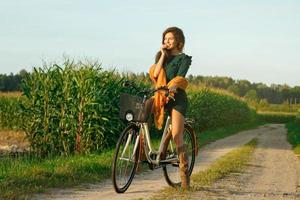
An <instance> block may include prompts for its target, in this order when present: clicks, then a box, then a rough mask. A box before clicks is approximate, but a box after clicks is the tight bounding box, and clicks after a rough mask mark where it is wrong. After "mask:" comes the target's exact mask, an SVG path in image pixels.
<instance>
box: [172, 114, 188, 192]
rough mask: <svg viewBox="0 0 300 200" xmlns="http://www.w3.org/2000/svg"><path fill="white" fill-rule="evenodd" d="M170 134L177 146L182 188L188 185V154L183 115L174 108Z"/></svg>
mask: <svg viewBox="0 0 300 200" xmlns="http://www.w3.org/2000/svg"><path fill="white" fill-rule="evenodd" d="M171 116H172V136H173V139H174V141H175V143H176V146H177V152H178V157H179V170H180V178H181V187H182V188H184V189H187V188H189V186H190V177H189V175H188V155H187V153H186V146H185V144H184V142H183V131H184V117H183V115H182V114H181V113H180V112H178V111H177V110H175V109H172V113H171Z"/></svg>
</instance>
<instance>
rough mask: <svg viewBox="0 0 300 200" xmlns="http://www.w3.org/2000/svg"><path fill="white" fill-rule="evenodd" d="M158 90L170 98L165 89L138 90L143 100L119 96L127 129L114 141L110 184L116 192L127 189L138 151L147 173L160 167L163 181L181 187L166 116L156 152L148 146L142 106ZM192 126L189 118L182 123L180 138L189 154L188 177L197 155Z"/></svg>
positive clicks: (148, 134) (173, 145) (169, 125)
mask: <svg viewBox="0 0 300 200" xmlns="http://www.w3.org/2000/svg"><path fill="white" fill-rule="evenodd" d="M127 86H128V85H127ZM160 90H164V91H166V96H168V97H169V98H172V96H171V95H170V94H169V92H168V88H166V87H160V88H158V89H155V90H149V91H140V92H139V94H140V93H142V94H144V96H143V98H141V97H139V96H133V95H130V94H121V100H120V102H121V103H120V104H121V106H120V107H121V109H120V110H121V111H120V115H121V118H123V119H124V118H125V119H126V120H127V121H128V126H127V127H126V128H125V129H124V130H123V132H122V133H121V135H120V137H119V139H118V142H117V144H116V150H115V154H114V159H113V165H112V179H113V185H114V189H115V191H116V192H117V193H124V192H125V191H126V190H127V189H128V188H129V186H130V184H131V182H132V180H133V177H134V175H135V173H136V169H137V166H138V164H139V162H140V153H141V149H142V148H143V150H144V154H145V157H146V161H145V162H146V163H148V165H149V168H150V169H151V170H154V169H157V168H162V169H163V173H164V177H165V180H166V181H167V183H168V185H170V186H172V187H179V186H180V184H181V180H180V176H179V171H178V170H179V159H178V154H177V148H176V144H175V142H174V141H173V138H172V136H171V128H172V125H171V120H170V115H168V116H167V119H166V122H165V126H164V129H163V134H162V138H161V141H160V145H159V149H158V150H155V149H153V147H152V143H151V138H150V131H149V127H148V123H147V120H148V117H149V112H148V113H147V111H146V110H145V109H146V108H145V103H146V100H147V98H148V97H150V96H152V95H153V94H154V93H155V92H158V91H160ZM173 99H174V98H173ZM122 100H123V103H122ZM124 102H125V103H124ZM122 104H126V105H125V106H124V105H122ZM193 123H194V121H193V120H191V119H186V120H185V123H184V135H183V138H184V143H185V145H187V153H188V155H189V175H191V174H192V171H193V167H194V163H195V156H196V155H197V152H198V150H197V140H196V134H195V131H194V129H193V127H192V124H193ZM141 138H143V140H141Z"/></svg>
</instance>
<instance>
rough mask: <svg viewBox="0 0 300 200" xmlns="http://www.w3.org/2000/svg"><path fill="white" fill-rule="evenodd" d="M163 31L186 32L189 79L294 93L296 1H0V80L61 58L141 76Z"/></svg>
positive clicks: (298, 64) (299, 6) (298, 49)
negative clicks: (227, 80) (218, 79)
mask: <svg viewBox="0 0 300 200" xmlns="http://www.w3.org/2000/svg"><path fill="white" fill-rule="evenodd" d="M169 26H178V27H180V28H182V29H183V30H184V32H185V35H186V46H185V49H184V51H185V53H186V54H189V55H191V56H193V59H192V60H193V61H192V66H191V68H190V70H189V73H190V74H193V75H204V76H215V75H217V76H230V77H232V78H234V79H247V80H249V81H251V82H263V83H266V84H268V85H269V84H271V83H276V84H284V83H287V84H288V85H290V86H295V85H300V78H299V77H300V59H299V54H300V1H299V0H280V1H279V0H273V1H271V0H251V1H243V0H239V1H234V0H226V1H225V0H223V1H221V0H219V1H217V0H211V1H201V0H194V1H174V0H173V1H171V0H164V1H159V0H155V1H138V0H122V1H114V0H111V1H101V0H89V1H83V0H80V1H79V0H51V1H49V0H47V1H46V0H26V1H18V0H0V73H10V72H13V73H17V72H19V71H20V70H21V69H26V70H27V71H31V70H32V68H33V67H34V66H36V67H38V66H42V63H43V61H47V62H53V61H57V62H60V61H62V58H63V55H67V56H69V57H71V58H75V59H84V58H89V59H93V60H95V59H97V60H99V61H100V62H101V63H102V66H103V67H104V68H105V69H111V68H116V69H118V70H119V71H133V72H146V71H148V68H149V66H150V65H151V64H152V63H153V61H154V55H155V53H156V52H157V51H158V49H159V47H160V42H161V34H162V32H163V31H164V29H165V28H167V27H169Z"/></svg>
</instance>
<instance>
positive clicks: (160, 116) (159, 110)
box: [149, 64, 188, 129]
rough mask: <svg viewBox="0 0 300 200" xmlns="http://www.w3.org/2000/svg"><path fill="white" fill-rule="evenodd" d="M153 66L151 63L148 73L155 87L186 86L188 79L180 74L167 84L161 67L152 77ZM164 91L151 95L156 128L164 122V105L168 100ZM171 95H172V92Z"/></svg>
mask: <svg viewBox="0 0 300 200" xmlns="http://www.w3.org/2000/svg"><path fill="white" fill-rule="evenodd" d="M155 66H156V65H155V64H153V65H152V66H151V67H150V70H149V75H150V78H151V80H152V81H153V83H154V85H155V88H159V87H161V86H167V87H168V88H171V87H173V86H176V87H177V88H181V89H183V90H185V89H186V88H187V86H188V81H187V79H185V78H184V77H182V76H176V77H175V78H173V79H172V80H171V81H170V82H169V83H168V84H167V77H166V72H165V70H164V69H163V68H162V69H161V70H160V72H159V74H158V76H157V77H156V78H155V77H154V69H155ZM165 93H166V92H165V91H163V90H161V91H158V92H156V93H155V94H154V96H153V97H152V98H154V102H153V107H152V112H153V114H154V122H155V126H156V127H157V128H158V129H161V128H162V125H163V122H164V113H165V110H164V106H165V104H166V103H168V101H169V99H168V98H167V97H166V96H165ZM171 95H172V96H174V94H171Z"/></svg>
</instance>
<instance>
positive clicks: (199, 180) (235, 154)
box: [151, 139, 257, 200]
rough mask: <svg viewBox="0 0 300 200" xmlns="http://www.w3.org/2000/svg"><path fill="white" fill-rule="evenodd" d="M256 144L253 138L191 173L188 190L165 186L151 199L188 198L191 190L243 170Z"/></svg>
mask: <svg viewBox="0 0 300 200" xmlns="http://www.w3.org/2000/svg"><path fill="white" fill-rule="evenodd" d="M256 145H257V139H253V140H251V141H250V142H249V143H247V144H245V145H244V146H242V147H240V148H238V149H235V150H233V151H231V152H229V153H227V154H226V155H224V156H222V157H221V158H220V159H218V160H216V161H215V162H214V163H212V164H211V165H210V167H209V168H208V169H207V170H205V171H201V172H198V173H196V174H194V175H192V177H191V180H192V182H191V189H190V190H180V189H179V188H177V189H176V188H167V189H163V190H161V191H160V192H158V193H159V195H155V196H153V197H152V198H151V199H152V200H165V199H190V198H191V195H192V193H193V192H195V191H199V190H201V189H202V188H203V187H207V186H210V185H211V184H212V183H214V182H216V181H217V180H220V179H222V178H224V177H226V176H228V175H230V174H231V173H241V172H243V170H244V169H245V168H246V166H247V164H248V163H249V161H250V160H251V159H252V155H253V153H254V150H255V147H256Z"/></svg>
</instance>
